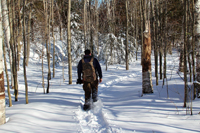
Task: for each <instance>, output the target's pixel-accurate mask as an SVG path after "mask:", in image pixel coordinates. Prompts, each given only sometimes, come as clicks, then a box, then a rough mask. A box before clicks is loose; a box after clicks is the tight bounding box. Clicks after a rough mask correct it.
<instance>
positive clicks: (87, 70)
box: [82, 57, 96, 82]
mask: <svg viewBox="0 0 200 133" xmlns="http://www.w3.org/2000/svg"><path fill="white" fill-rule="evenodd" d="M93 60H94V58H93V57H92V58H91V60H90V62H87V63H86V62H85V61H84V58H83V59H82V66H83V70H82V72H83V80H84V81H85V82H93V81H95V80H96V73H95V69H94V66H93Z"/></svg>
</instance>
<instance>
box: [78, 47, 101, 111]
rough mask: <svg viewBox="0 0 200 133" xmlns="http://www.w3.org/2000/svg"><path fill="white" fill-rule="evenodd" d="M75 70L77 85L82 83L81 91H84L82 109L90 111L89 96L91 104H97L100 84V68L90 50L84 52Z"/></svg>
mask: <svg viewBox="0 0 200 133" xmlns="http://www.w3.org/2000/svg"><path fill="white" fill-rule="evenodd" d="M77 69H78V70H77V72H78V79H77V84H81V83H83V90H84V91H85V104H84V106H83V109H84V110H88V109H90V98H91V94H92V99H93V102H97V100H98V99H97V95H98V84H99V83H101V82H102V70H101V66H100V64H99V61H98V60H97V59H96V58H94V57H93V56H91V52H90V50H88V49H87V50H85V55H84V57H83V58H82V59H81V60H80V61H79V63H78V68H77ZM81 75H82V78H81ZM98 77H99V80H98Z"/></svg>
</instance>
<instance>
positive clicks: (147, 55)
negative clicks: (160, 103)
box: [142, 22, 153, 93]
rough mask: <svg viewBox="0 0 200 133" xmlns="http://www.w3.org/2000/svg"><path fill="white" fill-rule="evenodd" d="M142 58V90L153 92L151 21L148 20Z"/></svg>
mask: <svg viewBox="0 0 200 133" xmlns="http://www.w3.org/2000/svg"><path fill="white" fill-rule="evenodd" d="M145 27H146V28H145V32H144V45H143V52H144V53H143V58H142V92H143V93H153V85H152V74H151V34H150V22H146V26H145Z"/></svg>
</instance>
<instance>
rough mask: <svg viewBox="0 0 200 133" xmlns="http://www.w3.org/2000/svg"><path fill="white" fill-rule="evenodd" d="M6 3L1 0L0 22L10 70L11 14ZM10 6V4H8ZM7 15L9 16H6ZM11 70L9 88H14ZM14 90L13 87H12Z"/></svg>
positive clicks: (4, 0)
mask: <svg viewBox="0 0 200 133" xmlns="http://www.w3.org/2000/svg"><path fill="white" fill-rule="evenodd" d="M6 2H7V1H6V0H1V6H2V15H3V17H2V20H3V21H2V22H3V27H4V28H5V29H4V36H5V43H6V47H7V51H8V57H9V62H10V68H12V55H11V49H10V34H11V33H10V30H11V28H10V25H9V24H11V23H9V15H10V14H11V12H8V8H7V3H6ZM9 4H10V3H9ZM8 14H9V15H8ZM10 70H11V86H12V87H13V86H14V78H13V70H12V69H10ZM13 88H14V87H13Z"/></svg>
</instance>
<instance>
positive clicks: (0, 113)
mask: <svg viewBox="0 0 200 133" xmlns="http://www.w3.org/2000/svg"><path fill="white" fill-rule="evenodd" d="M2 39H3V30H2V10H1V2H0V125H2V124H4V123H5V122H6V114H5V88H4V73H3V49H2V47H3V45H2Z"/></svg>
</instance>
